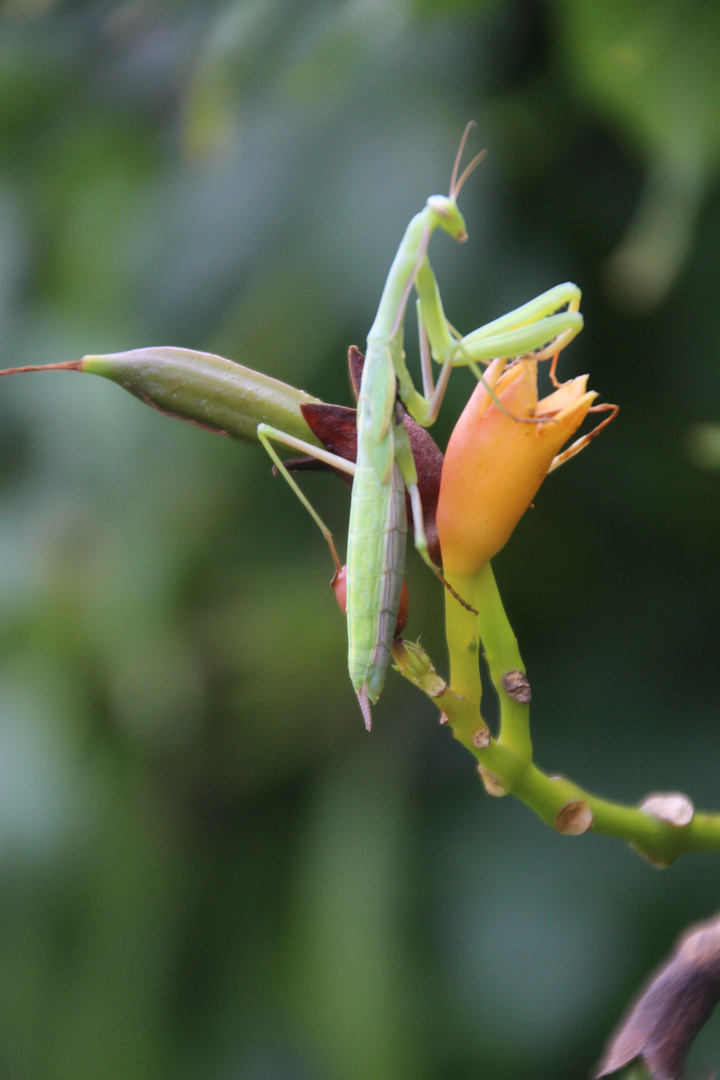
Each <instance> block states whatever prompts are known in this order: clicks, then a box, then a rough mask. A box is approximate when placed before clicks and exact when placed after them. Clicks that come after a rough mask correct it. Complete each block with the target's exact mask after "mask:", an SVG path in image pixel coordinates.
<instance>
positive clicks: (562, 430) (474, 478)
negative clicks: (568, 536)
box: [437, 360, 597, 576]
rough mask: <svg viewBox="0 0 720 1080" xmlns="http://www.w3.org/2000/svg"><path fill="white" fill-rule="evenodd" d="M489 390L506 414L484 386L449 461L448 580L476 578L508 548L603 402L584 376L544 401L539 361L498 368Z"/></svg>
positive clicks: (442, 524)
mask: <svg viewBox="0 0 720 1080" xmlns="http://www.w3.org/2000/svg"><path fill="white" fill-rule="evenodd" d="M485 382H486V383H487V384H488V385H489V386H490V387H491V388H492V389H493V392H494V394H495V396H496V397H497V399H498V400H499V401H500V402H501V403H502V408H501V407H499V406H498V405H497V403H496V402H495V401H494V400H493V398H492V397H491V396H490V394H489V393H488V390H487V387H486V385H485V384H484V383H482V382H479V383H478V385H477V387H476V388H475V391H474V393H473V395H472V397H471V398H470V400H469V402H468V404H467V405H466V407H465V410H464V411H463V413H462V415H461V417H460V419H459V420H458V422H457V424H456V426H455V430H454V431H453V433H452V435H451V437H450V442H449V443H448V448H447V451H446V453H445V461H444V464H443V470H442V479H441V482H440V498H439V501H438V511H437V526H438V534H439V537H440V546H441V549H442V555H443V567H444V570H445V574H446V575H447V574H458V575H466V576H474V575H475V574H477V573H478V572H479V571H480V570H481V569H482V567H483V566H484V565H485V564H486V563H487V562H488V561H489V560H490V559H492V558H493V556H494V555H496V554H497V552H498V551H500V549H501V548H502V547H504V545H505V543H506V542H507V540H508V539H509V537H510V534H511V533H512V531H513V529H514V528H515V525H516V524H517V522H518V521H519V520H520V518H521V517H522V515H523V514H524V513H525V511H526V509H527V508H528V506H529V505H530V503H531V501H532V499H533V497H534V496H535V493H536V492H537V490H538V488H539V487H540V484H541V483H542V481H543V479H544V477H545V475H546V473H547V472H548V471H549V469H550V468H551V466H552V464H553V459H554V458H555V456H556V454H557V453H558V452H559V451H560V449H561V447H562V446H563V445H564V443H566V442H567V440H568V439H569V438H570V437H571V436H572V435H573V434H574V433H575V431H576V430H577V429H578V427H579V426H580V424H581V423H582V422H583V420H584V419H585V416H586V415H587V412H588V409H589V408H590V406H591V405H592V403H593V401H594V399H595V398H596V397H597V394H596V393H595V392H594V391H588V390H586V385H587V376H586V375H581V376H579V377H578V378H577V379H571V380H570V381H569V382H566V383H563V385H562V386H561V387H560V388H559V389H557V390H555V391H554V393H552V394H550V395H548V397H546V398H543V399H542V400H541V401H538V391H537V363H536V362H535V361H533V360H520V361H517V362H515V363H513V364H510V366H506V362H505V361H504V360H494V361H493V362H492V364H490V366H489V367H488V368H487V370H486V372H485Z"/></svg>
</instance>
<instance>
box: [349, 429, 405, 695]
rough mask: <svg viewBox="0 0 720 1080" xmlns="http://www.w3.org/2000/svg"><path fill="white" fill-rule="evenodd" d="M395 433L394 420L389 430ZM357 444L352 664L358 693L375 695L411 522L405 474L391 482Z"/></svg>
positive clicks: (351, 562)
mask: <svg viewBox="0 0 720 1080" xmlns="http://www.w3.org/2000/svg"><path fill="white" fill-rule="evenodd" d="M388 435H389V437H390V438H392V423H391V425H390V431H389V432H388ZM361 445H362V443H361V444H360V445H359V446H358V460H357V467H356V472H355V479H354V481H353V492H352V504H351V509H350V527H349V532H348V551H347V624H348V668H349V671H350V678H351V680H352V684H353V686H354V688H355V690H356V691H357V692H358V694H359V693H360V692H361V691H362V689H363V687H365V688H366V689H367V695H368V697H369V698H370V700H371V701H377V699H378V696H379V694H380V691H381V690H382V687H383V683H384V681H385V675H386V673H387V669H388V666H389V664H390V650H391V648H392V643H393V638H394V636H395V623H396V620H397V613H398V607H399V604H400V590H401V588H402V579H403V569H404V565H405V544H406V537H407V523H406V520H405V487H404V484H403V479H402V474H401V473H400V469H399V468H398V466H397V465H396V464H394V463H393V467H392V473H391V476H390V480H389V483H387V484H383V483H382V482H381V479H380V477H379V476H378V473H377V471H376V470H375V469H374V468H373V467H372V466H371V465H369V464H367V461H366V460H363V458H364V456H365V455H364V454H363V453H362V450H361Z"/></svg>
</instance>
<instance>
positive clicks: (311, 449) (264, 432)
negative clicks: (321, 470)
mask: <svg viewBox="0 0 720 1080" xmlns="http://www.w3.org/2000/svg"><path fill="white" fill-rule="evenodd" d="M257 437H258V439H259V440H260V442H261V443H262V445H263V447H264V448H265V450H267V452H268V454H269V455H270V457H271V459H272V461H273V463H274V465H275V468H276V469H277V470H278V472H279V473H280V474H281V475H282V476H283V477H284V479H285V480H287V482H288V484H289V485H290V487H291V488H292V490H293V491H294V492H295V494H296V495H297V497H298V499H299V500H300V502H301V503H302V504H303V506H304V507H305V509H306V510H307V512H308V513H309V514H310V516H311V517H312V519H313V521H314V522H315V524H316V525H317V527H318V528H319V529H320V532H321V533H322V534H323V536H324V537H325V540H326V542H327V545H328V547H329V548H330V554H331V555H332V557H333V562H334V563H335V571H336V573H338V574H339V573H340V570H341V569H342V564H341V562H340V559H339V558H338V553H337V549H336V547H335V541H334V540H333V536H332V533H331V532H330V529H329V528H328V527H327V525H326V524H325V522H324V521H323V519H322V518H321V517H320V515H319V514H318V512H317V510H316V509H315V507H314V506H313V505H312V503H311V502H310V500H309V499H308V497H307V496H306V495H304V494H303V492H302V490H301V489H300V487H299V486H298V485H297V484H296V482H295V481H294V480H293V478H292V476H291V475H290V473H289V472H288V470H287V469H286V468H285V465H284V464H283V462H282V459H281V458H280V455H279V454H278V452H277V450H276V449H275V447H274V446H273V445H272V443H271V441H270V440H271V439H274V440H275V441H276V442H280V443H283V444H284V445H285V446H289V447H290V448H291V449H293V450H300V451H301V452H302V453H304V454H310V455H312V457H315V458H317V459H318V460H319V461H324V462H325V463H326V464H328V465H333V466H335V468H338V469H342V470H343V471H344V472H347V473H349V474H350V475H354V473H355V465H354V463H353V462H352V461H347V460H346V459H345V458H341V457H338V456H337V455H336V454H330V453H329V452H328V451H327V450H321V449H320V448H318V447H317V446H313V445H312V444H311V443H307V442H303V440H302V439H296V438H294V437H293V436H292V435H286V434H285V432H284V431H280V430H279V429H278V428H274V427H270V425H269V424H258V428H257Z"/></svg>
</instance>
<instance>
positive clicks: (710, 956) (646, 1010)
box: [595, 916, 720, 1080]
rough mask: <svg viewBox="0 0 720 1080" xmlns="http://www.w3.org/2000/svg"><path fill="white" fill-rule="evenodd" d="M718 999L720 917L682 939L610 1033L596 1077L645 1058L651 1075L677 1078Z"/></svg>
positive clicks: (659, 1079)
mask: <svg viewBox="0 0 720 1080" xmlns="http://www.w3.org/2000/svg"><path fill="white" fill-rule="evenodd" d="M719 998H720V916H716V917H715V918H714V919H711V920H710V921H709V922H706V923H699V924H698V925H697V926H694V927H693V928H692V929H691V930H689V931H688V932H687V933H686V934H684V935H683V937H682V938H681V939H680V941H679V943H678V945H677V948H676V950H675V952H674V954H673V955H672V957H671V958H670V960H669V961H668V962H667V964H664V965H663V967H661V968H660V969H659V970H658V971H657V972H656V973H655V975H653V976H652V978H651V979H650V982H649V983H648V984H647V986H646V987H645V989H644V990H643V992H642V994H641V995H640V997H639V998H638V1000H637V1001H636V1002H635V1004H634V1005H633V1006H632V1008H631V1010H630V1012H629V1013H628V1015H627V1017H626V1019H625V1020H623V1022H622V1023H621V1025H620V1027H619V1028H618V1030H617V1031H616V1032H615V1034H614V1035H613V1036H612V1037H611V1039H610V1041H609V1043H608V1045H607V1048H606V1050H605V1055H604V1057H603V1059H602V1061H601V1063H600V1066H599V1068H598V1071H597V1072H596V1074H595V1075H596V1076H597V1077H601V1076H607V1075H608V1074H609V1073H613V1072H616V1071H617V1070H618V1069H622V1068H623V1066H625V1065H629V1064H630V1062H631V1061H633V1060H634V1059H635V1058H642V1060H643V1063H644V1064H645V1066H646V1067H647V1069H648V1070H649V1072H650V1075H651V1076H652V1077H653V1080H679V1077H680V1076H681V1075H682V1071H683V1068H684V1065H685V1059H686V1058H687V1055H688V1051H689V1050H690V1047H691V1045H692V1042H693V1040H694V1038H695V1036H696V1035H697V1033H698V1031H699V1030H700V1028H701V1027H702V1026H703V1024H704V1023H705V1022H706V1021H707V1020H708V1019H709V1018H710V1014H711V1013H712V1011H713V1009H714V1008H715V1006H716V1004H717V1002H718V999H719Z"/></svg>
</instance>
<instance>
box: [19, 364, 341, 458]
mask: <svg viewBox="0 0 720 1080" xmlns="http://www.w3.org/2000/svg"><path fill="white" fill-rule="evenodd" d="M29 371H83V372H88V373H90V374H93V375H102V377H103V378H105V379H111V380H112V381H113V382H116V383H117V384H118V385H119V386H122V387H123V388H124V389H125V390H129V391H130V393H131V394H134V395H135V397H138V398H140V400H141V401H144V402H145V403H146V404H147V405H152V407H153V408H154V409H158V410H159V411H160V412H162V413H165V414H166V415H168V416H175V417H178V418H179V419H181V420H188V421H190V422H191V423H193V424H199V425H200V426H201V427H204V428H207V429H208V430H210V431H215V432H218V433H219V434H223V435H229V436H231V438H234V439H243V440H245V441H251V442H255V441H257V435H256V430H257V426H258V424H260V423H266V424H270V425H272V426H273V427H276V428H279V429H280V430H281V431H284V432H285V433H286V434H288V435H293V436H295V438H298V439H304V440H305V441H307V442H311V443H313V444H314V445H316V446H320V443H319V441H318V440H317V438H316V437H315V435H314V434H313V433H312V431H311V430H310V428H309V427H308V425H307V423H306V422H305V420H304V419H303V415H302V413H301V411H300V403H301V402H313V403H317V402H318V401H319V399H318V398H314V397H312V396H311V395H310V394H306V393H304V391H302V390H296V389H295V387H293V386H288V385H287V383H282V382H279V381H278V380H277V379H271V378H269V377H268V376H267V375H261V374H260V373H259V372H257V371H253V370H252V369H251V368H247V367H243V365H242V364H236V363H234V362H233V361H232V360H224V359H223V358H222V357H221V356H213V355H212V353H203V352H194V351H193V350H191V349H177V348H173V347H172V346H164V345H160V346H154V347H151V348H148V349H133V350H131V351H130V352H120V353H108V354H107V355H105V356H85V357H83V359H82V360H72V361H70V362H69V363H64V364H46V365H40V366H37V367H35V366H33V367H22V368H10V369H8V370H6V371H0V375H14V374H20V373H22V372H29Z"/></svg>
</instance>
